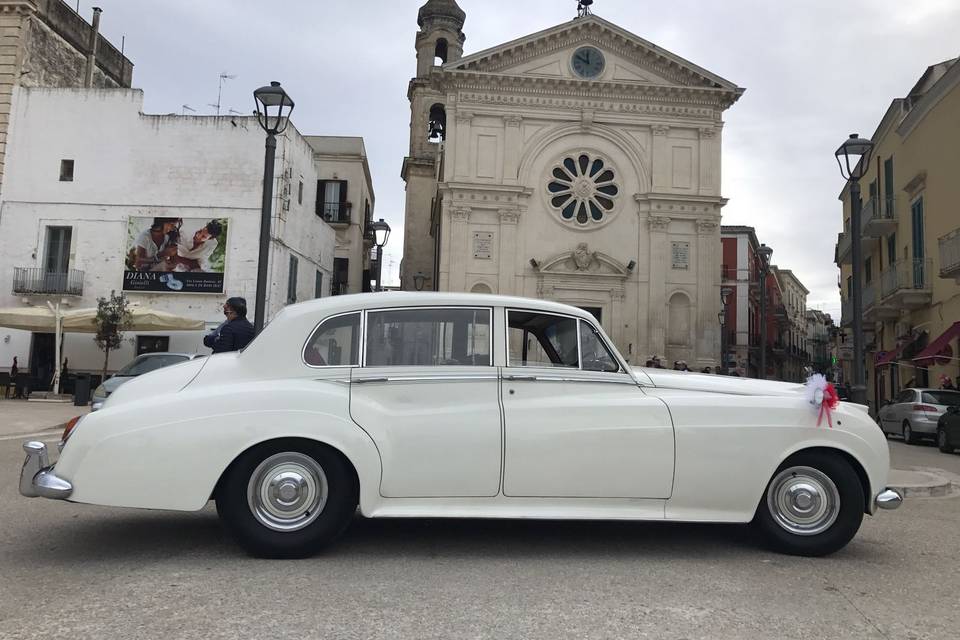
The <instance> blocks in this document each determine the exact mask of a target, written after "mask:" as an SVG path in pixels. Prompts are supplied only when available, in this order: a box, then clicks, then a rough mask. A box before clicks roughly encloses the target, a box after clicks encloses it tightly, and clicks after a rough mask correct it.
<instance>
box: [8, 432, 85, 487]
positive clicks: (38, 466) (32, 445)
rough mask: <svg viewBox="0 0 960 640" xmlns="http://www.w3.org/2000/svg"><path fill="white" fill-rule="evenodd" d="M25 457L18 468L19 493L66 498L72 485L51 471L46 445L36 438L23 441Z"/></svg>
mask: <svg viewBox="0 0 960 640" xmlns="http://www.w3.org/2000/svg"><path fill="white" fill-rule="evenodd" d="M23 450H24V452H26V454H27V457H26V459H25V460H24V461H23V467H21V468H20V494H21V495H23V496H25V497H27V498H36V497H42V498H51V499H54V500H66V499H67V498H69V497H70V494H71V493H73V485H72V484H70V483H69V482H67V481H66V480H64V479H63V478H60V477H58V476H57V475H56V474H54V473H53V467H52V466H51V465H50V458H49V456H48V455H47V445H45V444H44V443H42V442H37V441H36V440H31V441H30V442H24V443H23Z"/></svg>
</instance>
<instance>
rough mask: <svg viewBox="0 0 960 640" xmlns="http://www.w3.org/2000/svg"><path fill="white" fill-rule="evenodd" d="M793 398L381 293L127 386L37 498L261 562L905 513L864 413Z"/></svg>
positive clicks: (285, 323)
mask: <svg viewBox="0 0 960 640" xmlns="http://www.w3.org/2000/svg"><path fill="white" fill-rule="evenodd" d="M817 420H818V408H817V407H814V406H812V405H811V403H810V401H808V400H807V399H806V397H805V396H804V392H803V386H802V385H797V384H787V383H778V382H765V381H759V380H746V379H740V378H732V377H722V376H714V375H701V374H693V373H683V372H675V371H665V370H656V369H652V370H651V369H631V368H630V367H629V366H628V365H627V363H626V362H625V360H624V359H623V358H622V357H621V355H620V354H619V353H617V351H616V350H615V349H614V348H613V346H612V345H611V343H610V341H609V340H608V339H607V337H606V336H605V335H604V333H603V331H601V329H600V327H599V326H598V325H597V322H596V320H595V319H594V317H593V316H592V315H590V314H589V313H587V312H585V311H582V310H580V309H577V308H574V307H570V306H566V305H562V304H556V303H552V302H545V301H542V300H529V299H524V298H509V297H503V296H490V295H469V294H436V293H376V294H364V295H353V296H341V297H333V298H325V299H322V300H315V301H312V302H307V303H303V304H298V305H294V306H291V307H288V308H286V309H285V310H284V311H283V312H282V313H280V314H279V315H278V316H277V317H276V319H275V320H274V321H273V322H272V323H271V324H270V326H269V327H268V328H267V329H266V330H265V331H264V332H263V333H262V334H261V335H260V336H259V337H258V338H257V339H256V340H255V341H254V342H252V343H251V344H250V345H249V346H248V347H247V348H246V349H245V350H244V351H243V352H242V353H228V354H220V355H215V356H212V357H209V358H203V359H199V360H193V361H191V362H187V363H184V364H180V365H175V366H172V367H169V368H165V369H161V370H159V371H156V372H153V373H150V374H148V375H145V376H142V377H140V378H137V379H136V380H132V381H131V382H129V383H127V384H125V385H123V386H122V387H120V388H119V389H118V390H117V391H116V392H115V393H114V394H113V395H111V396H110V398H109V399H108V400H107V401H106V403H105V404H104V406H103V408H102V409H101V410H100V411H98V412H96V413H92V414H89V415H87V416H85V417H83V418H82V419H81V420H79V421H72V422H71V424H69V425H68V428H67V429H66V430H65V432H64V435H63V441H62V442H61V445H60V449H61V451H60V457H59V460H58V461H57V463H56V466H55V467H54V466H51V465H50V464H49V462H48V453H47V451H46V448H45V445H44V444H42V443H39V442H29V443H26V444H24V449H25V450H26V451H27V459H26V461H25V463H24V466H23V470H22V472H21V476H20V491H21V493H23V495H26V496H43V497H47V498H55V499H66V500H71V501H73V502H83V503H91V504H99V505H109V506H119V507H141V508H147V509H173V510H183V511H192V510H199V509H201V508H203V507H204V505H206V504H207V501H209V500H215V501H216V505H217V511H218V513H219V515H220V517H221V519H222V521H223V522H224V524H225V525H226V527H227V528H228V529H229V530H230V532H231V533H232V534H233V536H234V537H235V538H236V539H237V540H238V541H239V543H240V544H241V545H242V546H243V547H244V548H246V549H247V550H248V551H249V552H251V553H253V554H255V555H260V556H268V557H298V556H305V555H308V554H311V553H313V552H315V551H316V550H318V549H319V548H321V547H322V546H323V545H325V544H327V543H329V542H331V541H332V540H334V539H335V538H336V537H337V536H338V535H339V534H340V533H341V532H343V531H344V529H345V528H346V527H347V525H348V524H349V523H350V521H351V519H352V518H353V517H354V515H355V513H356V510H357V507H358V506H359V509H360V513H361V514H362V515H363V516H365V517H368V518H388V517H418V518H421V517H422V518H546V519H589V520H604V519H611V520H613V519H615V520H647V521H665V520H672V521H686V522H743V523H745V522H751V521H753V522H755V524H756V525H757V526H758V527H759V528H760V529H761V530H762V531H763V533H764V534H765V535H766V537H767V538H768V539H769V540H770V542H771V543H772V544H773V545H774V546H775V547H776V548H778V549H780V550H782V551H784V552H787V553H794V554H802V555H823V554H828V553H831V552H833V551H836V550H838V549H840V548H841V547H843V546H844V545H845V544H847V542H849V541H850V539H851V538H852V537H853V536H854V534H855V533H856V532H857V529H858V528H859V526H860V523H861V521H862V519H863V514H864V513H868V514H872V513H874V512H875V511H876V509H877V508H878V507H880V508H887V509H891V508H895V507H897V506H898V505H899V504H900V502H901V497H900V495H899V494H898V493H897V492H895V491H892V490H890V489H888V488H887V486H886V482H887V473H888V467H889V452H888V449H887V443H886V440H885V439H884V437H883V434H882V433H881V431H880V429H879V428H878V427H877V425H876V423H875V422H874V421H873V420H872V419H871V418H870V417H869V416H868V415H867V411H866V407H863V406H859V405H854V404H847V403H842V404H840V405H839V407H837V408H836V409H835V410H834V411H833V414H832V424H833V426H832V427H828V426H827V424H826V421H824V422H823V424H822V425H821V426H817Z"/></svg>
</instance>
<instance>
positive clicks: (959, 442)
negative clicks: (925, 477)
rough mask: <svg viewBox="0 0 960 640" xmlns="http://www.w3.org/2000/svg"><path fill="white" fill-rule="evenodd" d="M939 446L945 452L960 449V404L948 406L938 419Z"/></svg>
mask: <svg viewBox="0 0 960 640" xmlns="http://www.w3.org/2000/svg"><path fill="white" fill-rule="evenodd" d="M958 404H960V403H958ZM937 446H938V447H940V451H943V452H944V453H953V452H954V451H955V450H957V449H960V406H957V405H953V406H949V407H947V411H946V412H945V413H944V414H943V415H942V416H940V419H939V420H937Z"/></svg>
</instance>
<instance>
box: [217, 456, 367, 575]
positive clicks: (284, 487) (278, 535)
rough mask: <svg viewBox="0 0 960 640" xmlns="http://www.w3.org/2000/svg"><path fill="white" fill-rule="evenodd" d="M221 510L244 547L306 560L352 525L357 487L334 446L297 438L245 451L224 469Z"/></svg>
mask: <svg viewBox="0 0 960 640" xmlns="http://www.w3.org/2000/svg"><path fill="white" fill-rule="evenodd" d="M216 501H217V513H218V514H219V515H220V519H221V520H222V521H223V523H224V525H225V526H226V528H227V530H228V531H229V532H230V533H231V534H232V535H233V537H234V538H236V540H237V542H239V543H240V546H242V547H243V548H244V549H246V550H247V551H248V552H249V553H251V554H252V555H255V556H259V557H264V558H302V557H305V556H309V555H312V554H314V553H316V552H317V551H318V550H320V549H321V548H322V547H323V546H324V545H326V544H328V543H330V542H332V541H333V540H334V539H335V538H336V537H337V536H339V535H340V534H341V533H342V532H343V530H344V529H346V527H347V525H348V524H349V523H350V520H351V518H352V517H353V515H354V513H355V511H356V507H357V486H356V480H355V476H354V474H353V473H352V469H351V468H350V467H349V463H347V462H346V460H344V458H343V457H342V456H341V455H339V454H338V453H337V452H336V451H334V450H333V449H330V448H329V447H326V446H324V445H322V444H319V443H310V442H304V441H296V440H279V441H274V442H267V443H264V444H262V445H260V446H257V447H254V448H253V449H251V450H249V451H247V452H245V453H244V454H243V455H241V456H240V457H239V458H237V459H236V460H235V461H234V462H233V464H232V465H231V466H230V468H228V469H227V471H226V472H225V473H224V475H223V478H222V479H221V481H220V484H219V486H218V488H217V493H216Z"/></svg>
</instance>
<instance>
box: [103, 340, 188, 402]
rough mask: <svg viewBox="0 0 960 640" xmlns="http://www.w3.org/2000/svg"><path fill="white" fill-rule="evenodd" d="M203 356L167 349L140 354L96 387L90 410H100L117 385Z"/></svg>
mask: <svg viewBox="0 0 960 640" xmlns="http://www.w3.org/2000/svg"><path fill="white" fill-rule="evenodd" d="M202 357H204V356H202V355H199V354H196V353H170V352H166V351H163V352H159V353H144V354H143V355H139V356H137V357H136V358H134V359H133V361H132V362H131V363H130V364H128V365H127V366H125V367H124V368H122V369H120V370H119V371H117V372H116V373H115V374H114V375H113V376H111V377H110V378H107V379H106V380H105V381H104V382H103V384H101V385H100V386H99V387H97V388H96V389H94V391H93V400H92V401H91V403H90V410H91V411H96V410H98V409H99V408H100V407H102V406H103V403H104V402H105V401H106V399H107V397H109V396H110V394H111V393H113V392H114V391H116V390H117V387H119V386H120V385H122V384H123V383H125V382H129V381H130V380H133V379H134V378H136V377H137V376H141V375H143V374H145V373H150V372H151V371H154V370H156V369H162V368H163V367H169V366H170V365H174V364H180V363H181V362H187V361H188V360H193V359H194V358H202Z"/></svg>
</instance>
